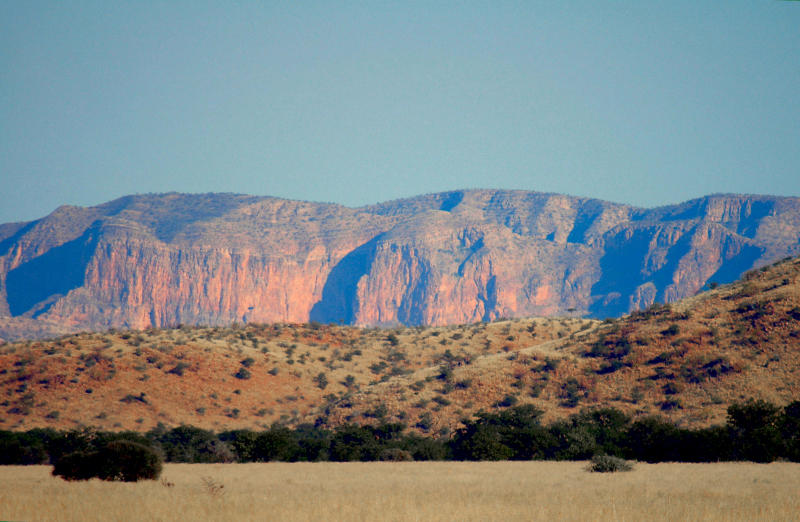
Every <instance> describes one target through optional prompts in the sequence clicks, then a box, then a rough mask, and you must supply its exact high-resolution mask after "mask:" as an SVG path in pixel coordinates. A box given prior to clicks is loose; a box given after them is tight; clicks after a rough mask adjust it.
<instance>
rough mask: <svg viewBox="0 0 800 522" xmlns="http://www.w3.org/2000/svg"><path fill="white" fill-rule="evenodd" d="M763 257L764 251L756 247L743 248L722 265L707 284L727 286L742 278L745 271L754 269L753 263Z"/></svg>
mask: <svg viewBox="0 0 800 522" xmlns="http://www.w3.org/2000/svg"><path fill="white" fill-rule="evenodd" d="M762 255H764V249H763V248H759V247H756V246H745V247H744V248H742V251H741V252H739V253H738V254H737V255H735V256H733V257H732V258H730V259H729V260H727V261H723V263H722V265H721V266H720V267H719V268H718V269H717V271H716V272H714V274H713V275H712V276H711V277H709V278H708V279H707V282H708V283H718V284H727V283H732V282H734V281H736V280H737V279H739V278H740V277H742V274H744V273H745V272H746V271H748V270H750V269H751V268H753V267H754V265H755V262H756V261H758V260H759V259H760V258H761V256H762Z"/></svg>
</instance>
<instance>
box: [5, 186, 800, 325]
mask: <svg viewBox="0 0 800 522" xmlns="http://www.w3.org/2000/svg"><path fill="white" fill-rule="evenodd" d="M799 237H800V198H792V197H779V196H763V195H736V194H715V195H710V196H705V197H702V198H696V199H693V200H690V201H687V202H684V203H679V204H673V205H665V206H660V207H655V208H652V209H646V208H641V207H634V206H631V205H626V204H621V203H611V202H605V201H602V200H598V199H592V198H584V197H572V196H566V195H561V194H551V193H541V192H529V191H522V190H489V189H475V190H456V191H449V192H442V193H434V194H426V195H422V196H416V197H410V198H402V199H398V200H393V201H389V202H384V203H378V204H376V205H367V206H362V207H355V208H351V207H345V206H343V205H338V204H336V203H313V202H306V201H298V200H286V199H281V198H275V197H269V196H249V195H241V194H180V193H166V194H148V195H133V196H124V197H122V198H118V199H116V200H113V201H109V202H107V203H104V204H101V205H97V206H93V207H85V208H83V207H74V206H62V207H59V208H58V209H56V210H55V211H54V212H53V213H51V214H50V215H48V216H46V217H44V218H42V219H40V220H35V221H31V222H27V223H7V224H3V225H0V338H5V339H17V338H21V337H25V336H26V335H30V336H34V337H35V336H38V337H41V336H43V335H44V336H47V335H56V334H62V333H67V332H71V331H78V330H103V329H107V328H111V327H115V328H146V327H149V326H157V327H163V326H169V325H175V324H207V325H227V324H230V323H232V322H248V321H256V322H275V321H292V322H305V321H309V320H314V321H319V322H326V323H327V322H343V323H347V324H355V325H378V324H398V323H401V324H412V325H413V324H432V325H437V324H438V325H442V324H456V323H468V322H474V321H478V320H492V319H497V318H499V317H519V316H531V315H563V314H567V313H570V314H579V315H589V316H592V317H605V316H619V315H621V314H623V313H626V312H629V311H631V310H635V309H639V308H644V307H646V306H649V305H650V304H652V303H653V302H657V301H662V302H669V301H674V300H677V299H679V298H682V297H686V296H689V295H692V294H694V293H696V292H697V291H698V290H700V289H701V288H703V285H705V284H707V283H709V282H712V281H714V282H718V283H725V282H729V281H732V280H735V279H736V278H737V277H738V276H739V275H741V273H743V272H744V271H746V270H748V269H751V268H753V267H756V266H760V265H764V264H767V263H768V262H771V261H773V260H775V259H778V258H781V257H785V256H789V255H796V254H798V253H800V241H798V238H799ZM570 310H574V312H570ZM26 332H32V333H30V334H26Z"/></svg>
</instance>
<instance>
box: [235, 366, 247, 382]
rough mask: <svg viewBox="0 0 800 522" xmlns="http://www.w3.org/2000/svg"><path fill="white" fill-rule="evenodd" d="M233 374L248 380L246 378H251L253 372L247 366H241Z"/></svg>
mask: <svg viewBox="0 0 800 522" xmlns="http://www.w3.org/2000/svg"><path fill="white" fill-rule="evenodd" d="M233 376H234V377H236V378H237V379H242V380H246V379H249V378H250V377H252V374H251V373H250V370H248V369H247V368H244V367H242V368H239V371H237V372H236V373H234V374H233Z"/></svg>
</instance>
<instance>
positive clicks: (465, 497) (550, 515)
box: [0, 462, 800, 521]
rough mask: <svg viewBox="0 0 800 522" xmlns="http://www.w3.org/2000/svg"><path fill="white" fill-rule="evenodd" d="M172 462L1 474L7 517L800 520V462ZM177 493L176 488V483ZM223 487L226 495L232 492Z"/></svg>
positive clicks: (1, 514) (1, 513)
mask: <svg viewBox="0 0 800 522" xmlns="http://www.w3.org/2000/svg"><path fill="white" fill-rule="evenodd" d="M585 467H586V463H583V462H496V463H489V462H482V463H464V462H447V463H402V464H399V463H345V464H335V463H298V464H286V463H274V464H207V465H205V464H168V465H167V466H166V468H165V470H164V473H163V476H162V480H161V481H158V482H157V481H148V482H140V483H135V484H125V483H113V482H111V483H109V482H101V481H98V480H92V481H89V482H72V483H70V482H64V481H62V480H61V479H57V478H54V477H51V476H50V468H49V467H47V466H29V467H17V466H8V467H0V518H2V519H4V520H31V521H36V520H65V521H67V520H80V521H91V520H176V519H182V520H326V521H327V520H481V521H483V520H632V521H633V520H636V521H638V520H670V521H672V520H747V521H755V520H769V521H780V520H796V519H797V514H798V513H800V494H798V493H800V465H798V464H790V463H773V464H766V465H765V464H749V463H726V464H637V465H636V466H635V468H634V470H633V471H632V472H628V473H615V474H601V473H589V472H587V471H585ZM168 483H169V484H173V485H171V486H170V485H168ZM220 486H221V487H220Z"/></svg>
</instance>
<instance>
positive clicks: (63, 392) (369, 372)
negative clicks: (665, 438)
mask: <svg viewBox="0 0 800 522" xmlns="http://www.w3.org/2000/svg"><path fill="white" fill-rule="evenodd" d="M0 397H2V402H0V408H2V409H0V429H26V428H30V427H35V426H52V427H59V428H72V427H76V426H81V425H93V426H97V427H100V428H103V429H135V430H143V429H148V428H150V427H153V426H155V425H156V424H158V423H163V424H166V425H178V424H192V425H195V426H200V427H205V428H210V429H215V430H221V429H228V428H237V427H251V428H259V427H265V426H269V425H271V424H272V423H273V422H284V423H288V424H298V423H302V422H317V423H322V424H323V425H337V424H341V423H345V422H356V423H373V422H376V420H377V419H383V420H390V421H398V422H402V423H405V424H407V425H409V426H411V427H413V428H414V429H416V430H419V431H421V432H426V433H432V434H438V433H448V432H450V431H452V430H453V429H454V428H456V427H458V425H459V421H460V419H462V418H464V417H468V416H469V415H471V414H472V413H475V412H477V411H479V410H481V409H483V410H493V409H501V408H505V407H508V406H511V405H514V404H524V403H532V404H535V405H536V406H538V407H540V408H542V409H543V410H544V411H545V412H546V414H545V420H552V419H555V418H560V417H563V416H566V415H568V414H570V413H573V412H575V411H577V410H578V409H580V408H583V407H589V406H599V405H611V406H614V407H617V408H619V409H622V410H625V411H627V412H630V413H634V414H645V413H652V412H659V413H662V414H665V415H667V416H669V417H671V418H672V419H673V420H675V421H677V422H678V423H681V424H684V425H687V426H705V425H708V424H711V423H719V422H722V421H723V419H724V414H725V409H726V407H727V405H728V404H730V403H732V402H734V401H737V400H741V399H744V398H763V399H766V400H769V401H771V402H774V403H777V404H785V403H788V402H789V401H791V400H796V399H798V398H799V397H800V260H799V259H788V260H785V261H782V262H779V263H777V264H775V265H773V266H770V267H766V268H765V269H763V270H759V271H754V272H750V273H748V274H747V275H746V276H745V278H744V279H743V280H742V281H740V282H737V283H735V284H731V285H723V286H720V287H718V288H715V289H713V290H709V291H707V292H704V293H702V294H700V295H698V296H696V297H692V298H689V299H686V300H683V301H680V302H677V303H674V304H672V305H669V306H663V305H657V306H652V307H650V308H649V309H647V310H646V311H643V312H637V313H634V314H631V315H628V316H625V317H623V318H621V319H618V320H607V321H603V322H600V321H593V320H586V319H579V318H557V319H552V318H551V319H545V318H536V319H514V320H501V321H495V322H491V323H484V322H480V323H474V324H469V325H463V326H457V327H418V328H394V329H379V328H367V329H360V328H354V327H346V326H334V325H323V324H319V323H308V324H283V323H281V324H269V325H260V324H248V325H244V326H236V325H234V326H233V327H229V328H220V327H218V328H207V327H202V328H201V327H180V328H176V329H149V330H143V331H110V332H106V333H83V334H74V335H68V336H64V337H61V338H59V339H56V340H50V341H26V342H17V343H10V344H6V345H3V346H1V347H0Z"/></svg>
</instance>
